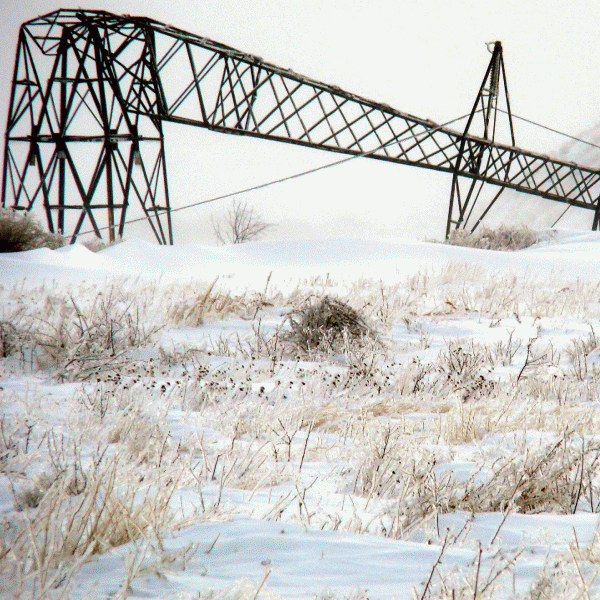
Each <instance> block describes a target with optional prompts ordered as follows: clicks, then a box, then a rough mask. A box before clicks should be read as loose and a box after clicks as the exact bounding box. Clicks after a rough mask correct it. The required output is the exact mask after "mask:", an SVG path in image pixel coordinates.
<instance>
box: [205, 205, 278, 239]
mask: <svg viewBox="0 0 600 600" xmlns="http://www.w3.org/2000/svg"><path fill="white" fill-rule="evenodd" d="M271 227H273V224H272V223H267V222H265V221H263V219H262V217H261V216H260V215H259V214H258V213H257V212H256V211H255V210H254V209H253V208H252V207H251V206H248V203H247V202H241V201H239V200H234V201H233V203H232V205H231V208H230V209H229V211H228V213H227V216H226V217H225V220H224V221H223V222H222V223H214V222H213V231H214V232H215V236H216V238H217V239H218V240H219V242H221V243H222V244H243V243H244V242H251V241H254V240H257V239H258V238H259V237H260V236H261V235H262V234H263V233H264V232H265V231H266V230H267V229H269V228H271Z"/></svg>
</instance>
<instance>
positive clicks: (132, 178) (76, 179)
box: [2, 10, 600, 243]
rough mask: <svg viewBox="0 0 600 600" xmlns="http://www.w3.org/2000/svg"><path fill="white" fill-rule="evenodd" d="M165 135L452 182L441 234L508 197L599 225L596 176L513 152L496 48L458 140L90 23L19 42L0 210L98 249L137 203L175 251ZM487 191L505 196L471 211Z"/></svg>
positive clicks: (53, 17) (189, 39) (137, 24)
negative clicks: (367, 161) (555, 207)
mask: <svg viewBox="0 0 600 600" xmlns="http://www.w3.org/2000/svg"><path fill="white" fill-rule="evenodd" d="M502 100H503V101H504V105H503V106H504V108H503V109H502V108H500V105H499V103H500V102H501V101H502ZM499 119H501V120H502V122H503V123H504V126H505V129H507V131H508V135H509V141H508V143H507V144H500V143H497V142H496V130H497V125H498V123H499V122H500V121H499ZM164 121H169V122H175V123H181V124H185V125H194V126H198V127H205V128H207V129H211V130H213V131H218V132H223V133H233V134H238V135H248V136H254V137H258V138H264V139H271V140H277V141H281V142H289V143H293V144H299V145H303V146H309V147H313V148H319V149H322V150H328V151H333V152H341V153H344V154H350V155H356V156H365V157H368V158H375V159H378V160H385V161H390V162H396V163H400V164H407V165H412V166H418V167H424V168H428V169H435V170H438V171H444V172H448V173H450V174H452V190H451V197H450V207H449V212H448V221H447V229H446V233H447V234H448V233H449V232H450V230H451V228H453V227H454V228H466V227H467V225H468V223H473V222H474V225H472V228H475V227H476V226H477V225H478V224H479V222H480V221H481V219H482V218H483V217H484V216H485V215H486V214H487V212H488V211H489V209H490V208H491V206H492V205H493V204H494V203H495V202H496V200H497V199H498V197H499V195H500V193H501V192H502V190H503V189H505V188H512V189H514V190H518V191H520V192H525V193H527V194H533V195H537V196H541V197H543V198H548V199H550V200H555V201H558V202H564V203H567V204H569V205H571V206H576V207H579V208H583V209H588V210H591V211H592V212H593V223H592V228H593V229H594V230H596V229H598V227H599V225H600V204H599V201H598V198H599V195H600V172H599V171H597V170H595V169H590V168H586V167H581V166H579V165H576V164H574V163H569V162H564V161H560V160H554V159H551V158H549V157H547V156H543V155H540V154H536V153H532V152H525V151H523V150H520V149H518V148H516V147H515V139H514V132H513V128H512V116H511V112H510V106H509V104H508V93H507V89H506V78H505V73H504V63H503V60H502V47H501V44H500V43H499V42H496V43H495V44H494V48H493V52H492V59H491V61H490V64H489V67H488V70H487V73H486V75H485V77H484V80H483V83H482V85H481V88H480V90H479V93H478V95H477V98H476V101H475V104H474V106H473V110H472V112H471V115H470V118H469V119H468V122H467V126H466V127H465V129H464V130H463V131H462V132H458V131H455V130H453V129H451V128H448V127H444V126H440V125H437V124H436V123H433V122H432V121H429V120H425V119H419V118H418V117H414V116H412V115H409V114H407V113H403V112H401V111H398V110H395V109H393V108H391V107H389V106H387V105H385V104H381V103H378V102H373V101H371V100H367V99H365V98H361V97H359V96H356V95H354V94H351V93H349V92H346V91H344V90H341V89H340V88H338V87H336V86H331V85H327V84H324V83H321V82H318V81H314V80H311V79H308V78H307V77H304V76H302V75H299V74H297V73H294V72H293V71H290V70H286V69H281V68H279V67H277V66H275V65H271V64H268V63H265V62H264V61H263V60H262V59H260V58H258V57H256V56H250V55H248V54H244V53H243V52H239V51H238V50H235V49H233V48H229V47H227V46H224V45H222V44H219V43H217V42H213V41H211V40H208V39H206V38H203V37H199V36H196V35H193V34H191V33H187V32H185V31H182V30H179V29H176V28H174V27H171V26H169V25H165V24H162V23H158V22H156V21H153V20H151V19H147V18H143V17H131V16H129V15H124V16H117V15H113V14H110V13H107V12H103V11H87V10H59V11H57V12H53V13H51V14H48V15H46V16H42V17H39V18H37V19H34V20H32V21H29V22H27V23H24V24H23V25H22V26H21V30H20V33H19V42H18V48H17V56H16V61H15V71H14V80H13V86H12V93H11V100H10V106H9V115H8V122H7V129H6V145H5V153H4V171H3V180H2V203H3V206H10V207H12V208H14V209H17V210H25V211H28V210H31V208H32V207H33V205H34V203H35V202H36V201H41V202H43V205H44V209H45V212H46V216H47V221H48V227H49V229H50V230H51V231H61V232H63V233H65V234H68V235H70V236H71V239H72V240H75V239H76V237H77V236H78V235H79V234H80V233H81V231H82V226H83V224H84V222H85V221H86V219H87V220H88V221H89V223H90V224H91V227H92V229H93V230H94V231H95V233H96V235H98V236H101V228H102V227H101V224H100V223H99V218H98V217H99V215H100V214H104V215H106V216H105V217H103V218H105V219H106V221H105V222H107V223H108V229H109V238H110V239H113V238H114V237H115V236H116V235H119V236H121V235H123V232H124V227H125V223H126V215H127V208H128V206H130V204H131V202H132V201H136V200H137V202H139V204H140V206H141V207H142V209H143V211H144V214H145V215H146V217H147V218H148V222H149V224H150V226H151V227H152V229H153V232H154V234H155V236H156V238H157V240H158V241H159V242H160V243H172V242H173V233H172V227H171V219H170V202H169V191H168V185H167V172H166V163H165V151H164V138H163V130H162V124H163V122H164ZM477 124H479V125H477ZM477 126H478V127H479V129H480V131H479V130H478V131H477V132H475V131H474V130H475V128H476V127H477ZM465 182H466V183H467V188H468V189H466V190H463V189H462V188H461V186H463V187H464V185H463V184H464V183H465ZM484 183H489V184H493V185H496V186H499V191H498V193H497V194H496V195H495V196H494V197H493V198H492V199H491V200H490V201H486V203H485V204H483V206H480V205H481V204H482V202H481V200H479V198H480V192H481V188H482V185H483V184H484ZM478 200H479V203H478ZM476 205H477V207H478V209H477V212H474V209H475V207H476Z"/></svg>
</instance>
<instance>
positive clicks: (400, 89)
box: [0, 0, 600, 242]
mask: <svg viewBox="0 0 600 600" xmlns="http://www.w3.org/2000/svg"><path fill="white" fill-rule="evenodd" d="M69 7H70V8H77V7H81V8H88V9H94V8H95V9H104V10H108V11H111V12H115V13H128V14H137V15H145V16H149V17H151V18H154V19H156V20H159V21H162V22H166V23H170V24H172V25H175V26H177V27H180V28H182V29H185V30H188V31H190V32H193V33H195V34H198V35H202V36H206V37H209V38H212V39H214V40H217V41H220V42H223V43H225V44H228V45H230V46H233V47H235V48H238V49H240V50H243V51H245V52H248V53H251V54H256V55H258V56H261V57H262V58H263V59H264V60H266V61H268V62H271V63H275V64H277V65H279V66H281V67H285V68H291V69H293V70H294V71H296V72H298V73H301V74H304V75H307V76H309V77H312V78H314V79H318V80H321V81H324V82H326V83H331V84H335V85H338V86H339V87H341V88H343V89H346V90H348V91H350V92H354V93H357V94H359V95H362V96H365V97H367V98H370V99H373V100H377V101H380V102H385V103H387V104H389V105H391V106H393V107H394V108H397V109H399V110H402V111H405V112H408V113H411V114H414V115H417V116H419V117H423V118H429V119H432V120H433V121H436V122H438V123H442V122H445V121H448V120H450V119H453V118H455V117H457V116H460V115H462V114H465V113H468V112H469V111H470V109H471V107H472V105H473V102H474V100H475V96H476V93H477V90H478V88H479V86H480V84H481V80H482V78H483V75H484V72H485V69H486V67H487V64H488V62H489V60H490V54H489V53H488V51H487V50H486V46H485V43H486V42H491V41H495V40H501V41H502V44H503V48H504V60H505V65H506V71H507V80H508V87H509V92H510V100H511V105H512V109H513V112H514V113H515V114H516V115H519V116H522V117H526V118H529V119H533V120H535V121H538V122H541V123H544V124H546V125H549V126H551V127H553V128H555V129H558V130H561V131H564V132H567V133H570V134H573V135H579V136H582V135H583V136H586V137H587V138H588V139H592V138H593V136H594V132H595V127H596V125H597V124H598V123H600V109H599V108H598V106H599V105H598V98H599V97H600V36H599V35H598V24H599V23H600V3H599V2H598V1H597V0H571V1H569V2H565V1H564V0H563V1H554V0H543V1H531V0H519V1H508V0H495V1H488V0H467V1H460V2H458V1H452V0H418V1H406V0H369V1H368V2H367V1H350V0H346V1H342V0H337V1H335V2H333V1H329V2H327V1H325V0H303V1H300V0H260V1H252V2H250V1H244V0H195V1H191V0H186V1H171V2H166V1H164V0H160V1H159V0H144V1H135V0H121V1H119V2H116V1H102V0H98V1H96V2H88V1H87V0H78V1H77V2H68V1H67V0H64V1H63V2H53V1H46V0H38V1H33V0H2V2H1V3H0V28H1V34H2V37H1V39H2V44H1V54H0V60H1V68H0V76H1V81H0V115H1V116H0V123H1V127H2V131H4V128H5V121H6V112H7V103H8V96H9V92H10V82H11V77H12V71H13V61H14V53H15V48H16V41H17V33H18V28H19V25H20V23H21V22H23V21H26V20H29V19H31V18H34V17H36V16H38V15H40V14H44V13H47V12H51V11H53V10H56V9H58V8H69ZM165 134H166V148H167V164H168V171H169V184H170V192H171V197H172V204H173V206H174V207H176V206H181V205H182V204H185V203H187V202H194V201H198V200H202V199H205V198H210V197H213V196H216V195H220V194H224V193H229V192H233V191H236V190H238V189H243V188H245V187H247V186H249V185H256V184H259V183H262V182H264V181H268V180H271V179H276V178H279V177H282V176H285V175H289V174H292V173H295V172H299V171H303V170H305V169H307V168H311V167H314V166H318V165H321V164H325V163H328V162H332V161H334V160H337V159H339V155H335V154H330V153H324V152H317V151H315V150H311V149H303V148H296V147H293V146H290V145H288V144H277V143H274V142H264V141H260V140H252V139H246V138H237V137H234V136H226V135H222V134H214V133H211V132H208V131H204V130H202V129H193V128H189V127H187V128H183V127H181V126H173V125H169V126H168V127H166V128H165ZM516 137H517V145H518V146H519V147H521V148H524V149H527V150H534V151H539V152H542V153H545V154H548V155H550V156H558V155H559V153H560V152H563V151H564V148H563V149H561V145H562V144H564V143H565V140H564V139H561V138H558V137H556V136H549V135H546V134H545V133H543V132H542V131H541V130H537V129H534V128H532V127H530V126H527V125H524V124H523V123H521V122H517V123H516ZM571 156H572V157H575V160H579V161H580V162H582V163H583V164H592V163H594V164H599V163H600V161H599V160H598V158H597V157H598V153H595V154H594V153H592V154H589V153H587V152H586V153H584V152H582V151H580V150H577V149H575V151H574V153H572V154H571ZM449 191H450V176H449V175H445V174H440V173H435V172H433V171H428V170H422V169H415V168H411V167H405V166H401V165H395V164H386V163H381V162H378V161H374V160H368V159H358V160H354V161H350V163H346V164H345V165H344V166H341V167H335V168H332V169H327V170H326V171H323V172H321V173H319V174H316V175H311V176H308V177H304V178H302V179H297V180H294V181H292V182H288V183H285V184H281V185H278V186H274V187H271V188H268V189H265V190H262V191H259V192H254V193H252V194H248V195H245V196H240V199H245V200H247V201H248V202H249V203H250V204H251V205H252V206H254V207H255V208H256V209H257V210H259V211H260V212H261V213H262V214H263V216H264V217H265V219H266V220H269V221H272V222H274V223H276V224H277V227H276V228H274V229H273V230H272V231H271V233H270V237H273V238H290V237H311V236H314V237H327V236H339V235H402V236H409V237H419V238H426V237H440V236H441V235H442V234H443V231H444V229H445V219H446V213H447V203H448V196H449ZM227 207H228V204H227V203H226V202H225V203H220V204H219V203H215V204H211V205H207V206H206V207H204V208H202V209H193V210H189V211H182V212H180V213H177V215H175V216H174V223H175V237H176V241H178V242H186V241H202V242H211V241H212V236H211V225H210V218H211V215H213V217H214V218H217V219H218V218H219V212H220V211H222V210H223V209H225V208H227ZM563 209H564V205H557V204H556V203H549V202H540V201H538V200H534V199H532V198H530V197H527V196H520V197H518V199H514V198H513V200H507V201H506V202H504V203H503V204H502V205H501V206H500V207H499V210H498V211H497V213H496V218H497V219H499V218H501V217H507V215H510V218H511V219H513V220H514V219H518V220H520V221H523V222H528V223H531V224H532V225H534V226H540V227H542V226H549V225H550V224H551V223H552V221H553V220H554V218H555V217H556V216H557V215H558V214H560V212H562V210H563ZM569 217H570V221H569V220H567V219H565V221H564V222H563V223H562V224H564V225H579V226H584V227H587V226H588V224H589V223H591V214H589V213H583V214H581V213H580V214H579V215H577V214H576V211H574V210H573V211H572V214H571V212H570V214H569ZM133 235H137V236H143V237H147V229H146V228H143V229H139V228H133V227H132V228H130V229H128V230H126V237H127V236H129V237H131V236H133ZM148 239H151V238H150V237H148Z"/></svg>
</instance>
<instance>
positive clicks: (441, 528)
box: [0, 231, 600, 600]
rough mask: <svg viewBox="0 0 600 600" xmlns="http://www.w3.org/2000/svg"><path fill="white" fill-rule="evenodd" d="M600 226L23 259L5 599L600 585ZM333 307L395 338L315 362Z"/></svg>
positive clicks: (5, 416) (5, 433)
mask: <svg viewBox="0 0 600 600" xmlns="http://www.w3.org/2000/svg"><path fill="white" fill-rule="evenodd" d="M599 273H600V234H598V233H588V232H566V231H557V232H553V233H552V234H548V235H547V236H546V241H545V242H542V243H540V244H538V245H537V246H535V247H532V248H530V249H527V250H522V251H518V252H502V253H501V252H492V251H484V250H474V249H468V248H461V247H454V246H447V245H441V244H433V243H423V242H415V241H408V240H402V239H376V240H320V241H314V242H310V241H302V242H289V241H288V242H263V243H261V242H257V243H249V244H242V245H238V246H233V247H218V248H215V247H208V246H200V245H185V246H174V247H159V246H155V245H151V244H147V243H144V242H140V241H137V240H131V241H127V242H124V243H121V244H118V245H116V246H113V247H110V248H108V249H105V250H103V251H101V252H99V253H96V254H94V253H91V252H90V251H88V250H87V249H86V248H84V247H82V246H79V245H75V246H71V247H67V248H64V249H61V250H57V251H50V250H35V251H30V252H23V253H16V254H12V255H6V254H5V255H0V284H1V295H0V300H1V305H0V310H1V311H2V313H1V316H0V350H1V352H0V356H1V358H0V388H1V390H0V402H1V404H0V415H1V425H2V427H1V435H0V536H1V537H0V561H1V562H0V595H1V597H3V598H13V597H15V598H21V597H23V598H25V597H27V598H29V597H31V598H37V597H40V598H45V597H49V598H61V597H63V598H117V597H121V598H124V597H129V598H182V599H183V598H185V599H187V598H190V599H191V598H231V599H234V598H240V599H241V598H243V599H246V598H248V599H250V600H252V599H255V598H279V597H281V598H303V599H304V598H306V599H310V598H318V599H330V598H357V599H358V598H369V599H370V600H376V599H379V598H381V599H383V598H398V599H400V598H420V599H421V598H456V599H459V598H465V599H466V598H473V599H480V600H481V599H483V598H530V599H532V600H533V599H538V598H539V599H541V598H585V597H597V596H598V593H599V591H600V585H599V583H598V582H597V581H596V577H597V575H598V571H599V566H598V565H599V564H600V537H599V535H598V518H597V514H596V513H597V512H598V509H599V504H600V477H599V476H598V473H597V471H598V466H599V465H600V437H599V436H598V434H597V432H598V426H599V425H600V413H599V404H598V402H599V391H600V367H599V365H600V350H599V349H598V348H597V345H598V344H597V339H596V332H597V331H598V327H599V325H600V279H599V275H598V274H599ZM325 296H330V297H333V298H336V299H338V300H340V301H343V302H344V303H347V304H348V305H350V306H352V307H353V308H354V309H356V310H357V311H359V312H360V314H361V315H363V316H364V317H365V319H366V321H367V322H368V323H369V324H370V325H371V326H372V327H373V329H374V330H375V331H376V332H377V338H376V339H365V340H362V341H352V340H350V339H345V340H343V342H342V343H341V345H339V346H337V347H336V348H335V349H332V350H331V351H330V352H327V351H325V350H321V351H319V352H317V351H315V352H313V353H310V352H309V353H304V354H303V355H300V354H297V353H296V354H295V353H294V348H293V346H292V342H291V341H290V338H289V336H288V337H286V331H289V327H290V321H289V318H288V320H287V321H286V316H287V315H289V314H290V313H291V314H298V313H293V311H295V310H296V311H297V310H300V309H301V308H302V307H303V306H305V305H306V303H307V302H309V303H310V302H312V303H313V305H314V303H315V302H317V301H318V300H319V299H320V298H323V297H325Z"/></svg>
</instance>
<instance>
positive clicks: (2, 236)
mask: <svg viewBox="0 0 600 600" xmlns="http://www.w3.org/2000/svg"><path fill="white" fill-rule="evenodd" d="M65 244H66V242H65V239H64V238H63V237H62V236H61V235H58V234H56V233H50V232H49V231H45V230H44V228H43V227H42V226H41V225H40V224H39V223H38V222H37V221H35V220H34V219H33V218H32V217H30V216H29V215H26V214H18V213H17V212H15V211H13V210H10V209H6V208H2V209H0V252H23V251H25V250H35V249H36V248H50V249H51V250H56V248H61V247H62V246H64V245H65Z"/></svg>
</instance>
